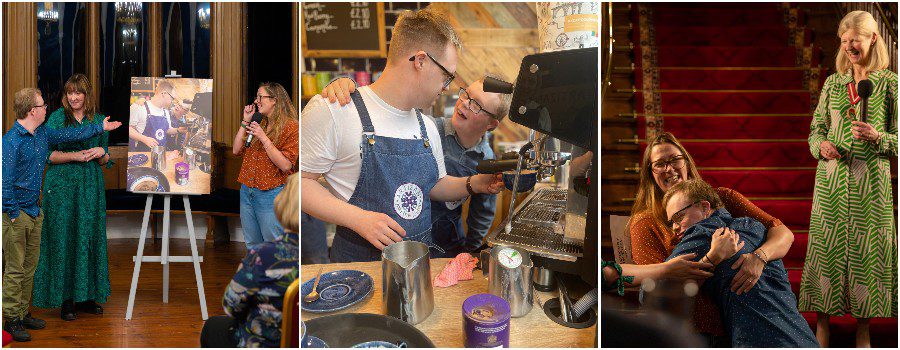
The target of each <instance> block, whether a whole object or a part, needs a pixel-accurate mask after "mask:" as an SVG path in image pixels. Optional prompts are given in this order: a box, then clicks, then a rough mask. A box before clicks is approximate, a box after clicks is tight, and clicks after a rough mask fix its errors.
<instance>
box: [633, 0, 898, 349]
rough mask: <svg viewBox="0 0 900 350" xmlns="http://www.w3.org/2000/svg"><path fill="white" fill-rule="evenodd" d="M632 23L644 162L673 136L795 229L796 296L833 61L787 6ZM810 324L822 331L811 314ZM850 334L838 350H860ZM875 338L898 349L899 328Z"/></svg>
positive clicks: (837, 320) (677, 8) (790, 263)
mask: <svg viewBox="0 0 900 350" xmlns="http://www.w3.org/2000/svg"><path fill="white" fill-rule="evenodd" d="M632 16H633V18H632V20H633V23H636V24H637V26H636V28H635V30H634V34H633V38H632V39H633V42H634V43H635V46H634V56H635V69H634V74H635V77H634V80H635V89H636V91H635V100H636V102H635V105H636V106H637V117H638V130H637V137H638V139H639V141H640V142H641V150H642V152H643V149H644V148H645V147H646V142H645V141H646V138H647V137H648V135H651V136H652V135H655V134H656V133H657V132H660V131H669V132H672V133H673V134H674V135H675V136H676V137H678V138H679V139H680V140H681V142H682V143H683V144H684V146H685V147H686V148H687V149H688V151H689V152H690V153H691V155H692V156H693V157H694V160H695V161H696V163H697V165H698V167H699V169H700V173H701V175H702V176H703V178H704V179H705V180H706V181H708V182H709V183H710V184H712V185H713V186H724V187H729V188H732V189H734V190H736V191H738V192H740V193H742V194H744V196H746V197H748V198H750V200H752V201H753V202H754V204H756V205H757V206H759V207H760V208H762V209H763V210H765V211H766V212H768V213H770V214H772V215H774V216H775V217H777V218H779V219H781V221H782V222H784V223H785V224H786V225H787V226H788V227H789V228H791V230H792V231H793V232H794V234H795V240H794V244H793V246H792V247H791V250H790V252H789V253H788V255H787V256H786V257H785V258H784V262H785V265H786V266H787V267H788V269H789V276H790V281H791V285H792V287H793V289H794V291H795V292H796V293H797V294H799V288H800V275H801V274H802V267H803V263H804V260H805V256H806V246H807V242H808V239H807V235H808V230H809V217H810V211H811V208H812V191H813V186H814V180H815V167H816V160H815V159H814V158H813V157H812V155H811V154H810V153H809V146H808V144H807V140H806V139H807V137H808V136H809V124H810V121H811V118H812V111H813V109H814V108H815V106H816V104H817V102H818V93H819V89H820V88H821V86H822V83H823V82H824V81H825V78H826V77H827V75H828V74H830V73H829V72H828V69H827V68H825V67H827V66H830V65H833V63H832V61H831V58H830V57H829V58H826V61H825V62H821V61H820V60H821V56H822V54H821V52H820V50H819V49H818V48H816V47H813V45H812V44H811V41H810V37H811V33H810V30H809V29H808V28H806V27H805V26H804V22H803V18H802V15H800V14H799V13H798V10H797V9H795V8H792V7H790V6H789V5H786V4H778V3H754V4H750V3H725V4H688V3H671V4H669V3H664V4H663V3H644V4H638V5H636V6H633V7H632ZM835 40H837V39H836V38H835ZM804 316H805V317H806V318H807V320H808V321H809V323H810V326H811V327H813V329H815V318H816V316H815V314H814V313H805V314H804ZM855 327H856V325H855V320H854V319H853V318H851V317H849V316H843V317H832V336H831V346H853V345H854V332H855V329H856V328H855ZM871 334H872V345H873V346H876V347H893V348H896V347H897V319H896V318H885V319H873V320H872V326H871Z"/></svg>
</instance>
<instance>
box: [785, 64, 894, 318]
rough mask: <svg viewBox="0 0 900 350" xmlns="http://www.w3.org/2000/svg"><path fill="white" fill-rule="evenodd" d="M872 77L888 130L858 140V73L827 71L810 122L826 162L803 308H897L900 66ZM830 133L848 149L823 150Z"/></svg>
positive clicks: (812, 139) (812, 225)
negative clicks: (832, 153)
mask: <svg viewBox="0 0 900 350" xmlns="http://www.w3.org/2000/svg"><path fill="white" fill-rule="evenodd" d="M869 80H870V81H871V82H872V84H873V86H874V89H873V91H872V96H871V97H870V98H869V116H868V123H869V124H872V125H873V126H874V127H875V129H876V130H878V132H880V133H881V134H882V136H881V139H880V140H879V141H878V142H876V143H872V142H866V141H862V140H855V139H853V135H852V134H851V132H850V127H851V124H850V119H849V118H848V117H847V115H848V113H847V112H848V110H849V109H850V102H849V101H850V99H849V97H848V96H847V83H849V82H852V81H853V77H852V75H851V74H839V73H836V74H832V75H831V76H829V77H828V79H827V80H826V81H825V85H824V86H823V87H822V93H821V96H820V98H819V105H818V107H817V108H816V111H815V113H814V116H813V121H812V123H811V124H810V133H809V149H810V152H811V153H812V155H813V156H814V157H815V158H816V159H818V160H819V165H818V167H817V168H816V186H815V191H814V195H813V207H812V215H811V217H810V220H809V245H808V246H807V253H806V263H805V264H804V265H803V277H802V281H801V285H800V301H799V303H800V305H799V308H800V310H801V311H818V312H824V313H827V314H830V315H843V314H846V313H849V314H850V315H851V316H852V317H856V318H870V317H896V316H897V233H896V232H895V218H894V210H893V197H892V194H893V190H892V188H891V170H890V168H891V165H890V159H891V158H896V157H897V74H896V73H893V72H891V71H888V70H886V69H884V70H880V71H876V72H872V73H870V74H869ZM861 105H862V102H860V103H859V104H857V108H856V110H857V111H858V110H859V108H860V107H861ZM858 114H859V113H857V115H858ZM857 118H858V116H857ZM825 140H828V141H831V142H832V143H834V145H835V146H836V147H837V148H838V150H839V151H841V154H842V155H843V157H842V158H839V159H835V160H825V159H824V158H822V156H821V155H820V154H819V144H820V143H821V142H822V141H825Z"/></svg>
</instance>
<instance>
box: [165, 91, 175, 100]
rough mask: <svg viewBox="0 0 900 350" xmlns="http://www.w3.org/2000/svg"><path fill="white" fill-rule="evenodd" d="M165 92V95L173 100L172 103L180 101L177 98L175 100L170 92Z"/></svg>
mask: <svg viewBox="0 0 900 350" xmlns="http://www.w3.org/2000/svg"><path fill="white" fill-rule="evenodd" d="M163 92H165V93H166V95H169V98H171V99H172V101H175V100H178V99H177V98H175V96H173V95H172V93H171V92H168V91H163Z"/></svg>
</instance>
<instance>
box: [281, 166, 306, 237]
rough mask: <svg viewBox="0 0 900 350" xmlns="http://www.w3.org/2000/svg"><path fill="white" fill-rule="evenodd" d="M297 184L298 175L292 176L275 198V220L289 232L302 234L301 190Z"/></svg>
mask: <svg viewBox="0 0 900 350" xmlns="http://www.w3.org/2000/svg"><path fill="white" fill-rule="evenodd" d="M297 182H298V181H297V173H294V174H291V176H288V178H287V182H286V183H285V184H284V188H283V189H282V190H281V193H279V194H278V195H277V196H275V218H277V219H278V222H280V223H281V226H282V227H284V229H285V230H286V231H289V232H300V188H298V187H297Z"/></svg>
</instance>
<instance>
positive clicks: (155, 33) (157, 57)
mask: <svg viewBox="0 0 900 350" xmlns="http://www.w3.org/2000/svg"><path fill="white" fill-rule="evenodd" d="M147 11H148V12H147V21H148V22H150V23H147V34H148V39H149V41H150V42H149V43H147V45H149V46H147V59H148V60H149V62H147V68H149V69H148V70H147V72H148V73H149V74H150V76H151V77H161V76H163V75H166V74H169V72H163V65H162V57H163V49H162V36H163V30H162V4H161V3H158V2H151V3H148V4H147Z"/></svg>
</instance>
